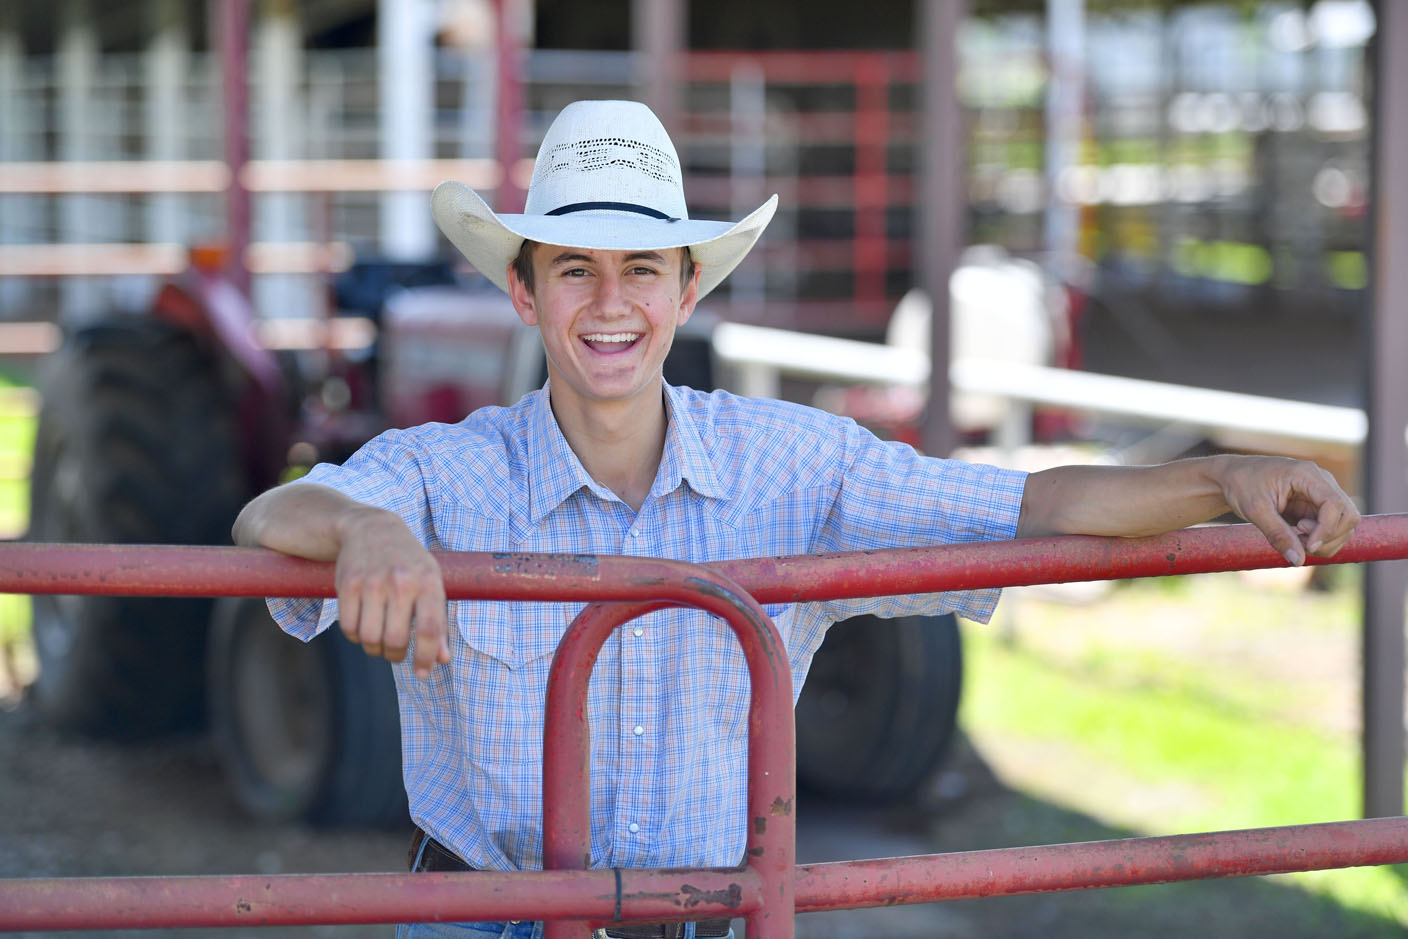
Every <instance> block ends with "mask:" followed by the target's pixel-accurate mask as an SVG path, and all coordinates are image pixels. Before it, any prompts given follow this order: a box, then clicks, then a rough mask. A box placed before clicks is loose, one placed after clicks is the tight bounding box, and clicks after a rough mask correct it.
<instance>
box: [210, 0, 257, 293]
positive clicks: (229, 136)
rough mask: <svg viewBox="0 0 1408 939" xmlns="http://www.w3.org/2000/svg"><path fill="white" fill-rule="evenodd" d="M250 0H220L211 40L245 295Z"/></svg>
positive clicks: (233, 269)
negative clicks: (217, 66)
mask: <svg viewBox="0 0 1408 939" xmlns="http://www.w3.org/2000/svg"><path fill="white" fill-rule="evenodd" d="M249 3H250V0H216V9H215V10H214V11H213V12H215V13H216V15H215V16H212V17H211V24H212V27H213V29H214V30H215V33H216V35H215V36H214V37H212V38H213V40H214V41H213V42H212V43H211V44H210V45H211V48H212V49H219V50H220V100H221V104H222V111H223V114H224V121H225V165H226V166H228V167H229V169H230V188H229V189H228V190H226V193H225V240H226V244H227V245H228V246H229V252H230V257H229V260H228V262H227V263H228V268H227V270H228V273H229V276H230V279H231V280H232V281H233V282H234V284H235V286H236V287H238V288H239V289H240V291H241V292H242V293H243V294H244V295H245V296H249V267H248V266H246V264H245V257H244V252H245V249H246V248H247V247H249V240H250V238H249V228H250V198H249V190H248V189H246V188H245V184H244V168H245V164H246V163H248V162H249V86H248V81H247V77H248V74H249V72H248V68H249V63H248V61H247V57H248V52H249Z"/></svg>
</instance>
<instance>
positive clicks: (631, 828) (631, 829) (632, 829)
mask: <svg viewBox="0 0 1408 939" xmlns="http://www.w3.org/2000/svg"><path fill="white" fill-rule="evenodd" d="M626 831H629V832H630V833H631V834H633V835H634V834H635V833H636V832H638V831H640V826H639V825H637V824H636V823H635V822H631V823H630V824H629V825H627V826H626Z"/></svg>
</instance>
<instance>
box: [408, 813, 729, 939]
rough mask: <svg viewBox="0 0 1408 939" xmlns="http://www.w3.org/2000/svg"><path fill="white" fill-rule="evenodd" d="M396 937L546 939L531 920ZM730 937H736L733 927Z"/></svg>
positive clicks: (414, 930)
mask: <svg viewBox="0 0 1408 939" xmlns="http://www.w3.org/2000/svg"><path fill="white" fill-rule="evenodd" d="M428 844H430V840H429V839H428V838H427V839H426V840H425V841H422V842H421V845H420V851H419V852H418V853H417V855H416V858H415V861H414V863H412V865H411V867H412V869H415V868H418V867H420V856H421V855H422V854H424V853H425V847H426V845H428ZM396 939H543V924H542V923H534V922H528V921H514V922H508V923H503V922H500V923H401V924H400V925H399V926H397V927H396ZM684 939H695V937H694V924H693V923H686V924H685V927H684ZM726 939H733V930H729V933H728V936H727V937H726Z"/></svg>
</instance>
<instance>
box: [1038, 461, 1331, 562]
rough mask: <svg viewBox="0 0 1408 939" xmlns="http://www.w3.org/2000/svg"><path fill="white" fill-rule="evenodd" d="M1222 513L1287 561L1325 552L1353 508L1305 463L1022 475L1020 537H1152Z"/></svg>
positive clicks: (1075, 469)
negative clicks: (1258, 534)
mask: <svg viewBox="0 0 1408 939" xmlns="http://www.w3.org/2000/svg"><path fill="white" fill-rule="evenodd" d="M1228 511H1231V512H1235V513H1236V514H1237V515H1238V516H1240V517H1241V518H1244V519H1246V520H1247V521H1249V522H1251V523H1252V524H1253V525H1255V526H1256V527H1257V528H1259V529H1260V530H1261V531H1262V533H1263V534H1265V535H1266V538H1267V540H1268V541H1270V542H1271V545H1272V546H1273V547H1274V548H1275V549H1276V550H1277V551H1279V552H1280V553H1281V555H1282V556H1283V557H1284V558H1285V559H1286V560H1287V561H1288V562H1290V563H1291V564H1294V565H1299V564H1302V563H1304V561H1305V554H1306V552H1307V551H1308V552H1309V553H1311V554H1314V555H1316V556H1318V557H1330V556H1331V555H1333V554H1334V553H1335V552H1336V551H1338V550H1339V549H1340V548H1341V547H1343V546H1344V543H1345V542H1346V541H1348V540H1349V536H1350V535H1351V534H1352V533H1353V532H1354V526H1355V525H1357V524H1359V512H1358V510H1356V509H1355V507H1354V503H1353V502H1351V501H1350V498H1349V496H1347V495H1346V494H1345V492H1344V490H1342V489H1341V488H1340V487H1339V485H1338V484H1337V483H1336V482H1335V480H1334V477H1332V476H1331V475H1330V474H1329V473H1327V472H1325V471H1324V470H1322V469H1321V468H1320V467H1318V466H1316V465H1315V464H1314V463H1308V462H1306V461H1304V460H1292V459H1287V458H1284V457H1270V456H1234V455H1220V456H1211V457H1200V458H1196V459H1189V460H1178V461H1175V462H1173V463H1164V464H1161V465H1158V466H1059V467H1056V468H1055V469H1049V470H1043V471H1041V472H1038V473H1033V474H1032V475H1031V476H1029V477H1027V483H1026V489H1025V491H1024V492H1023V494H1022V510H1021V515H1020V516H1019V517H1018V521H1017V537H1018V538H1030V537H1038V536H1042V535H1123V536H1127V537H1129V536H1139V535H1154V534H1158V533H1160V532H1165V531H1172V530H1173V529H1176V528H1185V527H1187V526H1189V525H1195V524H1197V523H1199V522H1205V521H1207V520H1208V519H1211V518H1216V517H1217V516H1219V515H1222V514H1224V513H1226V512H1228Z"/></svg>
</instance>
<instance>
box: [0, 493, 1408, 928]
mask: <svg viewBox="0 0 1408 939" xmlns="http://www.w3.org/2000/svg"><path fill="white" fill-rule="evenodd" d="M1403 557H1408V515H1383V516H1372V517H1370V518H1366V519H1365V520H1364V521H1363V522H1362V523H1361V525H1360V527H1359V529H1358V530H1357V531H1356V532H1355V535H1354V538H1353V539H1352V540H1351V541H1350V542H1349V544H1348V545H1346V546H1345V548H1344V549H1342V550H1341V551H1340V553H1339V554H1338V555H1337V556H1336V557H1335V559H1334V563H1346V562H1357V561H1374V560H1386V559H1391V558H1403ZM439 560H440V563H441V567H442V569H443V571H444V573H445V588H446V595H447V596H448V597H449V598H450V599H497V600H528V599H532V600H562V601H567V600H578V601H580V600H589V601H592V602H591V604H590V605H589V606H588V607H587V608H586V609H585V610H583V611H582V613H581V614H580V615H579V616H578V617H577V619H576V620H575V621H574V622H573V624H572V626H571V627H570V628H569V630H568V632H567V635H566V636H565V637H564V638H563V641H562V643H561V644H560V646H559V647H558V651H557V654H556V656H555V658H554V661H553V665H552V670H551V673H550V677H549V681H548V700H547V727H546V730H545V735H544V764H543V777H544V778H543V798H544V816H543V826H544V865H545V867H547V868H548V869H547V870H544V871H532V872H521V873H474V874H344V875H281V876H273V877H254V876H242V877H102V878H62V879H37V878H36V879H27V880H7V881H0V929H9V930H20V929H110V928H134V927H147V928H152V927H177V926H234V925H279V924H312V923H335V924H346V923H374V922H409V921H423V920H436V921H456V920H495V919H508V918H514V919H545V920H549V921H550V922H549V924H548V930H547V935H548V936H549V937H566V936H569V935H572V936H580V935H581V934H582V932H584V927H586V926H588V925H599V924H603V923H608V922H613V921H618V920H686V919H697V918H713V917H720V916H730V917H732V916H743V917H745V921H746V923H747V929H748V935H749V936H750V937H755V939H756V937H783V939H790V937H791V936H792V935H793V913H794V912H813V911H820V910H837V909H848V908H858V907H868V906H880V905H892V904H898V903H924V902H932V901H935V900H944V899H958V898H965V897H984V896H999V895H1008V894H1017V893H1032V892H1040V891H1054V890H1078V889H1085V888H1090V887H1104V886H1123V885H1129V884H1147V883H1161V882H1167V881H1173V880H1195V879H1206V878H1215V877H1234V876H1245V875H1250V874H1269V873H1284V872H1290V871H1305V870H1317V869H1325V868H1332V867H1353V866H1362V865H1369V864H1389V863H1402V862H1408V819H1404V818H1386V819H1371V820H1366V821H1353V822H1336V823H1329V824H1321V825H1297V826H1288V827H1282V828H1266V829H1257V830H1250V831H1238V832H1218V833H1203V834H1195V835H1179V836H1173V837H1163V838H1133V839H1126V840H1120V841H1107V842H1092V843H1087V844H1077V845H1048V846H1043V847H1033V848H1007V849H999V850H990V851H974V852H965V853H961V854H940V855H927V856H922V857H911V858H887V859H878V860H866V861H846V862H833V863H827V864H812V865H801V866H795V867H794V865H793V850H794V844H795V837H794V836H795V819H794V816H793V806H794V801H793V800H794V792H795V787H794V777H793V771H794V768H793V756H794V754H793V738H792V715H791V693H792V692H791V678H790V672H789V668H788V664H787V657H786V650H785V649H784V647H783V645H782V642H781V640H780V638H779V637H778V634H777V631H776V629H775V628H774V627H773V625H772V623H771V621H770V620H769V619H768V618H767V616H766V614H764V613H763V611H762V609H761V607H760V606H759V604H760V603H779V602H791V601H802V600H829V599H840V598H844V597H863V596H879V595H887V594H896V593H919V592H925V593H929V592H939V591H946V590H957V589H968V588H975V587H988V586H1015V585H1020V584H1033V583H1056V582H1062V581H1072V580H1089V579H1097V578H1099V579H1104V578H1110V577H1141V576H1151V575H1162V574H1187V573H1201V572H1206V571H1217V570H1239V569H1249V568H1257V567H1276V566H1282V565H1284V561H1283V560H1282V559H1281V558H1280V556H1279V555H1278V554H1277V553H1276V552H1275V550H1274V549H1272V548H1271V547H1270V546H1269V545H1268V544H1267V543H1266V541H1265V539H1264V538H1262V536H1261V535H1260V534H1259V533H1258V532H1257V531H1256V530H1255V529H1253V528H1252V527H1251V526H1248V525H1237V526H1229V527H1225V528H1202V529H1190V530H1185V531H1180V532H1173V533H1170V534H1167V535H1160V536H1156V537H1153V538H1143V539H1120V538H1093V537H1062V538H1042V539H1027V540H1023V541H1012V542H989V543H981V544H963V545H950V546H944V547H934V548H900V549H890V550H885V551H866V552H851V553H846V554H833V555H817V556H806V557H790V558H771V559H767V558H760V559H749V560H740V561H729V562H722V563H718V564H710V565H694V564H687V563H684V562H678V561H652V560H643V559H639V558H623V557H606V556H593V555H532V554H522V555H512V554H484V553H465V554H448V553H446V554H441V555H439ZM1312 563H1327V562H1321V561H1316V560H1312ZM0 592H12V593H94V594H109V595H147V596H265V595H283V596H298V597H310V596H311V597H328V596H332V595H333V593H334V591H333V568H332V566H331V565H330V564H320V563H314V562H308V561H299V560H296V559H291V558H286V557H283V556H280V555H276V554H274V553H272V552H267V551H260V550H255V549H245V548H185V547H161V546H156V547H129V546H107V545H24V544H8V545H0ZM682 605H684V606H695V607H698V608H700V609H703V610H706V611H708V612H710V613H713V614H715V615H717V616H720V617H721V618H723V619H724V620H725V621H726V622H727V623H728V624H729V626H730V627H731V628H732V629H733V630H734V633H735V634H736V635H737V636H738V638H739V642H740V644H741V645H742V646H743V651H744V654H745V657H746V658H747V661H748V668H749V674H750V677H751V680H752V683H753V697H752V703H751V711H750V717H749V728H750V740H749V786H748V817H749V819H750V824H749V831H748V850H747V858H746V862H745V863H744V864H743V865H741V866H740V867H737V868H700V869H671V870H629V869H611V870H587V869H585V868H586V867H587V866H588V864H589V863H590V854H589V835H590V826H589V814H588V796H589V791H590V789H589V780H588V773H589V766H588V756H587V754H588V751H587V726H586V718H585V714H586V707H585V702H586V689H587V681H588V678H589V677H590V673H591V667H592V665H593V664H594V662H595V659H596V655H597V653H598V651H599V650H600V648H601V645H602V644H603V643H604V642H605V640H606V638H607V637H608V636H609V635H610V633H611V632H612V631H613V630H614V629H615V628H616V627H617V626H619V625H620V624H621V623H623V622H625V621H627V620H629V619H631V618H633V617H636V616H639V615H642V614H643V613H646V612H649V611H650V610H654V609H658V608H661V607H664V606H682Z"/></svg>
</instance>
